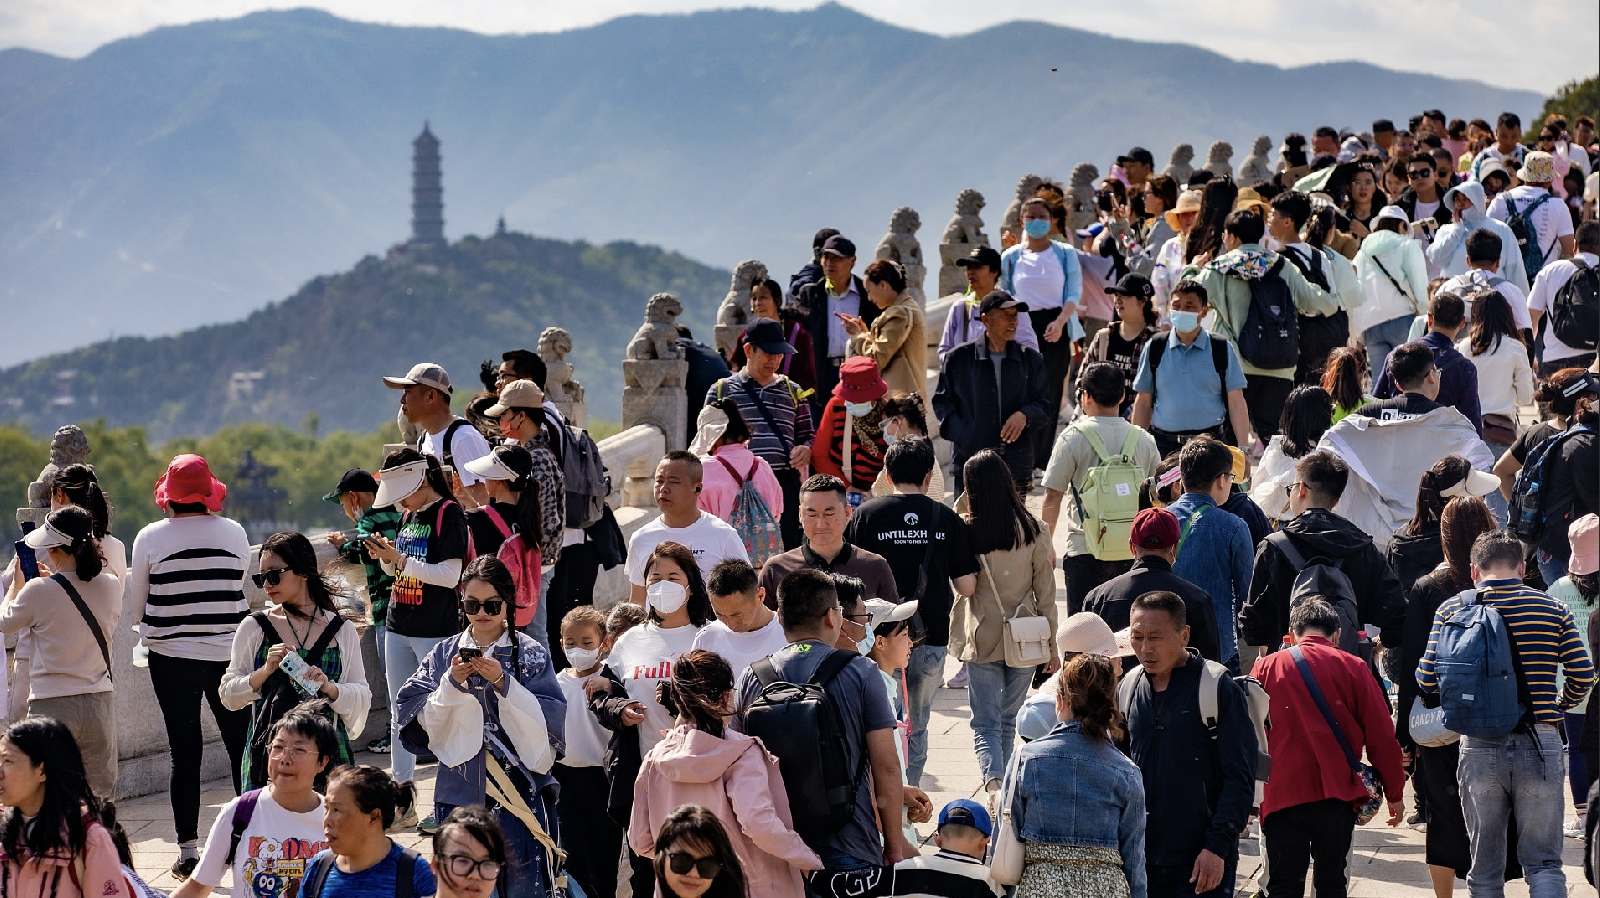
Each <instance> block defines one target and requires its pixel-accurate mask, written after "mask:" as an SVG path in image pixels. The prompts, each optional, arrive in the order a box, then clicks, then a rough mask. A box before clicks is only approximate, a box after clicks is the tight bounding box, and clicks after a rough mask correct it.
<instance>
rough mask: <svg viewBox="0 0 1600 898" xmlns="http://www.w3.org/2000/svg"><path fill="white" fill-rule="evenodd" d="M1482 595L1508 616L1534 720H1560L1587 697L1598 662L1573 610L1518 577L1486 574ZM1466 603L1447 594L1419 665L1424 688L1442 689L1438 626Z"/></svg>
mask: <svg viewBox="0 0 1600 898" xmlns="http://www.w3.org/2000/svg"><path fill="white" fill-rule="evenodd" d="M1478 600H1479V601H1481V602H1483V603H1484V604H1485V605H1489V606H1490V607H1492V608H1494V609H1495V610H1496V611H1498V612H1500V616H1501V618H1503V619H1504V620H1505V624H1506V632H1507V633H1509V634H1510V637H1511V647H1512V649H1513V650H1515V652H1516V656H1517V660H1518V661H1520V662H1521V664H1522V675H1523V677H1524V678H1526V679H1527V681H1528V696H1529V698H1530V699H1531V700H1532V702H1533V713H1534V719H1535V721H1537V722H1538V723H1548V724H1552V725H1554V726H1560V725H1561V712H1562V711H1563V710H1565V709H1567V708H1572V707H1574V706H1576V705H1577V704H1578V703H1579V702H1581V701H1583V697H1584V696H1585V695H1588V694H1589V689H1590V687H1591V686H1593V685H1594V664H1593V663H1592V662H1591V661H1590V660H1589V650H1588V649H1586V648H1584V645H1583V637H1582V636H1581V635H1580V634H1579V633H1578V626H1577V624H1576V623H1574V622H1573V619H1572V611H1571V610H1569V609H1568V608H1567V606H1566V605H1564V604H1562V603H1561V602H1559V601H1557V600H1555V599H1552V598H1550V597H1549V596H1547V595H1545V594H1544V593H1542V592H1540V591H1538V590H1537V589H1530V588H1529V587H1526V586H1523V585H1522V581H1520V580H1485V581H1483V582H1482V583H1479V584H1478ZM1463 604H1464V603H1463V602H1462V600H1461V597H1460V596H1456V597H1454V598H1450V599H1446V600H1445V601H1444V603H1443V604H1442V605H1440V606H1439V610H1438V612H1437V613H1435V614H1434V616H1433V630H1432V631H1431V632H1429V633H1428V650H1427V652H1426V653H1425V654H1423V656H1422V663H1421V664H1419V665H1418V666H1417V685H1418V686H1420V687H1422V691H1423V692H1438V691H1439V677H1438V674H1437V672H1436V671H1435V670H1434V652H1435V650H1436V649H1437V647H1438V644H1439V629H1440V627H1442V626H1443V625H1444V622H1445V621H1447V620H1449V619H1450V616H1451V615H1452V614H1455V613H1456V612H1457V611H1459V610H1460V609H1461V606H1462V605H1463ZM1562 669H1564V672H1565V674H1566V682H1565V683H1563V684H1561V686H1560V689H1559V691H1558V689H1557V679H1556V674H1557V672H1558V670H1562Z"/></svg>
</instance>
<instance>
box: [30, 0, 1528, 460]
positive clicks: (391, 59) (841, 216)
mask: <svg viewBox="0 0 1600 898" xmlns="http://www.w3.org/2000/svg"><path fill="white" fill-rule="evenodd" d="M1540 99H1541V98H1540V97H1539V96H1537V95H1536V94H1533V93H1531V92H1527V91H1514V90H1502V89H1498V88H1495V87H1492V86H1489V85H1486V84H1482V83H1477V82H1469V81H1458V80H1447V79H1443V78H1438V77H1433V76H1428V75H1420V74H1407V73H1400V72H1395V71H1390V70H1386V69H1382V68H1378V67H1375V66H1372V65H1367V64H1362V63H1333V64H1319V65H1312V66H1305V67H1300V68H1288V69H1285V68H1279V67H1276V66H1271V65H1263V64H1256V63H1249V62H1240V61H1236V60H1232V59H1228V58H1226V57H1223V56H1220V55H1218V54H1215V53H1212V52H1209V51H1205V50H1200V49H1197V48H1194V47H1191V46H1185V45H1182V44H1177V43H1155V42H1137V41H1130V40H1124V39H1118V38H1111V37H1106V36H1102V35H1098V34H1093V33H1089V32H1086V31H1080V30H1074V29H1071V28H1064V27H1059V26H1054V25H1046V24H1041V23H1033V22H1013V23H1009V24H1004V25H999V26H995V27H992V28H988V29H985V30H983V31H979V32H975V33H972V34H966V35H960V36H955V37H942V36H937V35H930V34H925V33H921V32H917V31H911V30H907V29H904V28H899V27H895V26H891V25H888V24H885V23H882V22H879V21H876V20H873V19H871V18H868V17H866V16H863V15H861V14H859V13H856V12H854V11H852V10H850V9H848V8H845V7H843V6H839V5H836V4H831V3H830V4H825V5H823V6H820V7H817V8H815V9H811V10H807V11H801V12H778V11H772V10H761V9H738V10H723V11H715V12H702V13H696V14H691V15H668V16H634V17H627V18H621V19H616V20H613V21H610V22H607V23H604V24H602V25H598V26H595V27H591V28H584V29H578V30H574V31H568V32H561V33H552V34H531V35H521V36H487V35H482V34H476V33H471V32H466V31H458V30H450V29H439V28H402V27H392V26H384V25H373V24H364V23H357V22H351V21H346V20H342V19H339V18H336V17H334V16H331V15H329V14H327V13H324V12H320V11H316V10H309V9H298V10H289V11H274V12H260V13H254V14H251V15H247V16H244V17H241V18H236V19H230V20H220V21H208V22H201V23H196V24H190V25H183V26H174V27H166V28H160V29H157V30H154V31H151V32H149V33H146V34H143V35H139V36H136V37H131V38H127V39H124V40H119V41H116V42H113V43H110V44H107V45H105V46H103V47H101V48H99V49H97V50H95V51H94V52H92V53H90V54H89V55H87V56H85V57H83V58H81V59H64V58H59V57H55V56H50V55H47V54H43V53H38V52H34V51H31V50H24V49H11V50H5V51H0V196H4V197H6V202H5V203H3V204H0V310H3V312H4V315H5V319H6V321H7V324H8V328H7V330H8V332H9V334H10V335H11V337H12V339H9V340H4V341H0V365H15V364H17V363H19V362H22V361H24V360H26V359H35V358H39V357H41V356H45V355H47V354H50V353H58V352H62V351H64V350H68V349H71V348H73V347H79V346H84V345H86V344H90V343H95V342H96V341H100V340H104V339H107V338H110V337H114V336H126V335H142V336H156V335H162V334H171V333H175V332H181V331H190V330H192V329H193V328H195V327H198V326H202V325H209V324H215V323H219V322H227V321H235V320H239V319H241V318H243V317H244V316H246V315H248V314H249V313H251V312H252V311H255V310H258V309H260V308H262V307H263V306H264V305H266V304H267V303H269V302H272V301H274V300H279V299H282V298H283V297H286V296H289V295H290V294H292V293H293V292H294V291H295V290H296V289H297V288H298V287H299V286H300V285H301V284H304V283H305V282H306V281H307V280H308V279H310V278H313V277H315V276H317V275H319V274H323V273H327V272H334V271H340V270H343V269H347V268H349V267H350V266H351V265H353V264H355V263H356V261H357V260H359V259H361V258H363V257H364V256H367V255H369V254H382V252H383V251H384V249H385V248H386V247H388V246H390V245H392V244H394V243H396V242H399V241H403V240H405V239H406V237H407V236H408V234H409V217H410V215H409V202H410V166H411V158H410V155H411V140H412V138H413V137H414V136H415V135H416V134H417V133H418V132H419V131H420V130H421V128H422V125H423V123H424V122H425V121H426V122H427V123H429V126H430V127H431V129H432V131H433V133H434V134H436V135H438V137H439V138H440V140H441V141H442V145H443V147H442V153H443V170H444V203H445V219H446V233H447V235H448V236H449V237H450V238H451V239H452V240H455V239H459V238H460V237H462V236H463V235H467V234H487V233H490V231H491V230H492V229H493V227H494V222H495V220H496V218H497V217H498V216H500V215H502V214H503V215H504V216H505V219H506V221H507V222H508V224H509V225H510V227H511V228H512V229H513V230H517V231H523V232H528V233H534V234H541V235H549V236H552V237H558V238H563V239H581V240H585V241H588V242H589V243H590V244H609V243H612V242H614V241H632V242H636V243H641V244H652V245H657V246H663V247H668V248H670V249H671V250H674V251H677V252H681V253H683V254H685V255H686V256H688V257H690V258H694V259H699V260H702V261H704V262H705V263H708V264H711V265H715V266H719V267H724V268H725V267H731V266H732V264H733V263H735V262H736V261H738V260H739V259H742V258H746V257H754V258H761V259H763V260H765V261H767V262H768V263H769V265H770V266H771V268H772V270H773V273H774V275H775V276H778V277H779V278H780V280H781V279H784V276H785V275H786V274H787V273H788V272H790V271H793V270H794V269H795V268H797V267H798V266H799V265H800V264H802V263H803V262H805V261H806V257H807V254H808V249H809V241H810V236H811V234H812V232H813V231H814V230H815V229H816V228H818V227H820V226H823V225H831V226H835V227H840V228H842V229H844V231H845V232H846V233H847V234H849V235H851V236H853V237H854V238H855V239H856V241H857V243H858V244H859V245H860V246H861V255H862V256H863V257H864V258H865V257H868V256H870V254H871V252H872V247H873V246H874V245H875V244H876V242H877V240H878V238H879V237H880V236H881V235H882V234H883V233H884V232H885V231H886V229H887V228H886V226H887V224H888V220H889V216H890V213H891V211H892V210H893V209H894V208H895V207H897V206H902V205H909V206H912V207H914V208H917V209H918V210H920V212H921V216H922V220H923V228H922V231H921V233H920V237H921V239H922V242H923V246H924V252H925V254H926V255H927V257H928V258H929V259H930V260H936V259H937V252H936V250H935V248H934V245H935V244H937V242H938V239H939V235H940V232H941V231H942V230H943V224H944V222H945V221H946V220H947V219H948V217H949V215H950V213H951V211H952V208H953V204H954V200H955V196H956V194H957V193H958V192H959V191H960V190H961V189H962V188H966V187H976V188H978V189H979V190H980V191H982V192H983V193H984V194H985V195H986V196H987V198H988V201H989V205H988V208H987V209H986V210H985V217H986V219H987V221H988V222H989V225H988V229H987V230H988V232H989V233H990V234H991V236H994V235H996V233H997V230H998V228H997V225H998V219H999V217H1000V213H1001V212H1002V211H1003V209H1004V207H1005V205H1006V204H1007V203H1008V202H1009V200H1010V198H1011V195H1012V192H1013V191H1014V189H1015V184H1016V179H1017V177H1018V176H1019V175H1020V174H1022V173H1023V172H1025V171H1037V172H1040V173H1042V174H1046V175H1050V176H1053V177H1055V178H1058V179H1063V180H1064V179H1065V178H1066V176H1067V174H1068V172H1069V171H1070V169H1071V167H1072V165H1073V164H1074V163H1075V162H1077V161H1080V160H1089V161H1094V162H1095V163H1096V164H1097V165H1098V166H1099V167H1100V169H1101V171H1102V173H1104V171H1105V170H1106V168H1107V167H1108V165H1109V163H1110V160H1111V158H1112V157H1113V156H1114V155H1115V154H1116V153H1119V152H1123V151H1125V150H1126V149H1127V148H1128V147H1129V146H1130V145H1132V144H1135V143H1139V144H1143V145H1145V146H1148V147H1149V148H1150V149H1151V150H1152V151H1153V152H1154V153H1155V155H1156V157H1157V159H1158V165H1160V164H1162V163H1163V161H1164V160H1165V158H1166V155H1167V153H1168V150H1169V149H1170V148H1171V147H1172V146H1173V145H1174V144H1176V143H1178V142H1188V143H1191V144H1193V145H1194V146H1195V147H1196V148H1197V151H1198V153H1199V154H1200V156H1201V157H1202V158H1203V157H1204V153H1205V147H1206V145H1207V144H1209V143H1210V142H1211V141H1212V140H1216V139H1226V140H1229V141H1231V142H1232V144H1233V146H1234V148H1235V150H1236V153H1235V156H1234V160H1233V161H1234V164H1235V165H1237V164H1238V163H1240V162H1241V161H1243V158H1244V156H1245V155H1246V154H1247V153H1248V152H1249V144H1250V142H1251V140H1252V139H1253V138H1254V137H1255V135H1257V134H1268V135H1271V136H1272V137H1273V138H1274V142H1276V141H1277V140H1279V139H1281V137H1282V136H1283V134H1284V132H1286V131H1289V130H1300V131H1303V132H1309V131H1310V130H1311V129H1312V128H1313V127H1315V126H1317V125H1320V124H1332V125H1335V126H1350V127H1354V128H1361V127H1364V126H1365V125H1366V124H1367V123H1369V122H1370V121H1371V120H1372V119H1373V118H1375V117H1388V118H1393V119H1396V120H1399V121H1403V120H1404V119H1405V118H1406V116H1407V115H1408V114H1410V113H1412V112H1415V111H1417V110H1421V109H1423V108H1427V107H1439V108H1443V109H1445V110H1446V111H1447V112H1448V113H1449V114H1451V115H1452V116H1454V115H1462V116H1468V117H1470V116H1485V117H1491V118H1492V117H1493V115H1494V114H1496V113H1497V112H1499V111H1501V110H1502V109H1510V110H1514V111H1518V112H1521V113H1523V114H1524V115H1525V116H1526V115H1528V114H1531V113H1532V112H1533V111H1535V110H1536V109H1537V108H1538V105H1539V102H1540ZM930 267H934V266H930ZM931 278H932V272H930V284H929V286H930V288H931V286H932V284H931ZM653 289H654V288H653V287H648V286H646V287H645V288H644V290H643V295H648V293H650V292H653ZM711 295H712V296H713V297H714V296H715V295H717V294H716V293H713V294H711ZM641 299H642V296H641V295H637V294H630V295H628V297H627V300H626V301H627V308H626V309H625V310H621V311H618V312H617V314H619V315H623V317H625V318H627V319H629V320H632V319H633V318H634V317H635V315H636V314H637V309H638V303H639V301H640V300H641ZM574 311H575V310H573V309H571V308H557V309H553V310H552V312H553V317H552V318H551V320H548V321H545V322H541V323H543V324H565V325H568V326H569V327H570V326H572V325H573V323H574V322H573V320H572V319H573V316H574ZM705 314H706V315H708V316H709V314H710V312H709V310H706V311H705ZM690 317H691V318H692V317H693V316H692V315H691V316H690ZM391 338H392V335H389V334H373V335H372V336H371V338H370V339H372V340H374V341H379V340H388V339H391ZM490 348H493V347H486V348H485V350H484V351H485V352H487V350H488V349H490ZM613 349H614V350H615V353H614V357H613V358H611V359H608V362H610V361H614V358H615V357H620V350H621V347H620V346H616V347H613ZM47 361H48V364H49V365H51V366H54V367H55V368H56V369H59V370H70V369H73V368H74V367H75V366H78V362H77V360H76V357H75V356H71V355H68V356H61V357H59V358H51V359H49V360H47ZM229 364H232V363H231V362H230V363H229ZM240 365H241V367H242V365H243V362H242V360H240ZM7 374H11V372H7ZM0 380H9V381H11V382H13V383H15V382H17V381H16V380H15V377H14V376H8V377H5V378H0ZM7 399H10V400H13V401H15V400H16V399H17V397H16V396H15V395H5V394H0V400H7ZM3 415H4V410H3V407H0V416H3ZM329 423H332V422H329ZM174 424H175V426H178V427H179V428H180V429H182V430H192V429H193V428H192V427H187V426H185V425H184V424H182V422H174Z"/></svg>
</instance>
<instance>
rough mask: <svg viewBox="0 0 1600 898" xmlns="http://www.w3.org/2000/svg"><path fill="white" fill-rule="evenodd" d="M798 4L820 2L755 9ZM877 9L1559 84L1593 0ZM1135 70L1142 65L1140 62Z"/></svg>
mask: <svg viewBox="0 0 1600 898" xmlns="http://www.w3.org/2000/svg"><path fill="white" fill-rule="evenodd" d="M296 5H308V4H307V3H299V4H296V3H292V2H277V3H275V2H270V0H267V2H264V0H5V3H4V4H3V5H0V47H14V46H22V47H31V48H34V49H37V50H44V51H46V52H51V53H57V54H62V55H67V56H80V55H83V54H85V53H88V52H89V51H90V50H92V49H94V48H95V47H97V46H99V45H101V44H103V43H106V42H108V41H111V40H115V39H117V38H120V37H127V36H129V35H133V34H139V33H141V32H144V31H147V30H149V29H151V28H155V27H157V26H160V25H171V24H179V23H184V22H193V21H197V20H201V19H212V18H224V17H232V16H238V15H242V14H244V13H247V12H250V11H252V10H257V9H269V8H285V7H289V6H296ZM310 5H317V6H320V7H321V8H323V9H326V10H328V11H329V12H331V13H333V14H335V15H339V16H343V17H346V18H351V19H359V20H362V21H369V22H385V23H391V24H398V25H441V26H449V27H455V28H465V29H469V30H473V31H480V32H485V33H493V34H504V33H520V32H530V31H560V30H565V29H569V28H579V27H584V26H588V25H594V24H596V23H599V22H603V21H606V20H608V19H611V18H615V17H617V16H620V15H629V14H641V13H642V14H652V13H673V12H685V11H690V10H696V9H709V8H716V7H726V6H732V5H739V4H737V3H728V2H717V0H323V2H320V3H316V4H310ZM752 5H763V6H771V7H776V8H782V9H802V8H807V7H810V6H813V5H815V0H767V2H765V3H760V4H752ZM849 5H851V6H853V7H854V8H856V9H859V10H861V11H862V12H864V13H867V14H868V15H871V16H874V17H877V18H880V19H883V20H885V21H889V22H893V23H895V24H897V25H902V26H904V27H908V28H915V29H918V30H922V31H928V32H933V33H938V34H960V33H965V32H969V31H973V30H977V29H981V28H986V27H988V26H991V25H995V24H998V23H1001V22H1006V21H1012V20H1016V19H1030V20H1043V21H1049V22H1054V23H1058V24H1061V25H1069V26H1073V27H1076V28H1083V29H1087V30H1091V31H1098V32H1102V33H1105V34H1111V35H1115V36H1118V37H1128V38H1136V39H1141V40H1152V41H1163V42H1173V43H1189V44H1196V45H1198V46H1202V47H1205V48H1207V49H1210V50H1214V51H1216V52H1218V53H1222V54H1224V55H1227V56H1230V57H1233V58H1235V59H1247V60H1253V61H1258V62H1269V63H1276V64H1278V65H1286V66H1288V65H1303V64H1306V63H1314V62H1328V61H1338V60H1351V59H1354V60H1361V61H1364V62H1370V63H1374V64H1377V65H1382V66H1387V67H1391V68H1397V69H1403V70H1408V71H1419V72H1429V73H1433V74H1438V75H1443V76H1447V77H1457V78H1477V79H1480V80H1483V81H1486V82H1489V83H1491V84H1495V85H1500V86H1504V87H1520V88H1527V89H1532V90H1537V91H1541V92H1546V93H1548V92H1550V91H1552V90H1554V89H1555V88H1556V87H1557V86H1559V85H1561V84H1562V83H1564V82H1566V81H1569V80H1571V79H1574V78H1582V77H1586V76H1588V75H1591V74H1593V73H1594V71H1595V68H1596V65H1595V49H1596V48H1595V35H1596V34H1597V33H1600V4H1596V3H1594V2H1593V0H1521V2H1520V3H1514V4H1510V5H1508V4H1507V3H1506V2H1505V0H1402V2H1395V0H1317V2H1314V3H1313V2H1305V0H1120V2H1116V3H1105V2H1096V3H1090V2H1086V0H1055V2H1039V0H983V2H974V0H850V3H849ZM1130 65H1137V60H1130Z"/></svg>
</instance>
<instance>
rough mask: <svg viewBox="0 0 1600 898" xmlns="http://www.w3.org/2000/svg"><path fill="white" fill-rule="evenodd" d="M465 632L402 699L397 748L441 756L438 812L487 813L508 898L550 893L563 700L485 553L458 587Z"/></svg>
mask: <svg viewBox="0 0 1600 898" xmlns="http://www.w3.org/2000/svg"><path fill="white" fill-rule="evenodd" d="M461 590H462V598H461V610H462V613H463V617H464V618H465V627H464V628H463V629H462V631H461V633H460V635H458V636H456V637H455V638H454V639H447V640H445V641H444V642H441V643H440V644H439V645H438V646H436V647H435V648H434V650H433V651H432V652H430V653H428V656H427V657H426V658H424V659H423V660H422V666H421V668H419V669H418V670H417V672H416V673H414V674H412V675H411V678H410V679H409V680H407V681H406V685H405V686H403V687H401V689H400V695H399V704H400V708H399V712H398V714H399V717H398V720H399V721H400V731H399V736H400V741H401V743H402V744H403V745H405V746H406V748H407V749H408V750H410V751H413V752H416V753H418V754H420V753H422V752H424V751H426V752H431V753H432V754H433V755H434V756H436V757H437V758H438V759H439V770H438V773H437V776H436V779H435V780H434V786H433V800H434V805H433V815H434V817H435V819H439V820H443V819H445V818H446V817H448V816H449V815H450V813H451V812H452V811H454V810H455V809H456V808H458V807H461V806H464V805H485V806H487V807H489V808H491V810H492V813H493V814H494V817H495V820H496V821H497V822H498V823H499V825H500V829H501V831H502V832H504V833H505V837H506V841H507V843H508V844H509V846H510V855H509V856H510V858H511V867H510V869H509V870H508V871H507V874H506V879H507V883H506V889H507V891H505V892H503V893H502V894H503V898H539V896H544V895H548V894H550V892H551V890H552V889H553V887H554V882H553V880H554V877H555V876H556V874H557V873H558V872H559V870H558V868H557V864H556V859H555V856H554V848H555V844H556V842H555V840H556V838H557V833H556V824H555V820H556V814H555V791H556V786H555V782H556V781H555V777H554V776H552V775H551V773H550V768H551V766H552V765H554V764H555V760H556V750H557V747H558V746H560V745H561V744H562V742H563V738H564V731H565V729H566V699H565V697H564V696H563V695H562V692H561V686H560V685H559V684H558V682H557V681H556V675H555V671H554V670H552V669H551V667H550V654H549V652H546V651H545V649H544V647H543V646H541V645H539V643H538V642H536V641H535V640H534V639H533V637H531V636H529V635H527V634H526V633H522V632H520V631H518V630H517V629H516V628H514V627H513V626H511V623H510V614H511V607H510V606H511V603H512V602H513V601H514V600H515V597H516V585H515V584H514V583H513V582H512V580H511V572H510V571H508V570H507V569H506V566H505V565H504V564H503V563H502V562H501V561H500V560H499V559H498V558H492V557H488V556H480V557H478V558H475V559H473V561H472V563H471V564H469V565H467V572H466V574H464V575H463V576H462V580H461Z"/></svg>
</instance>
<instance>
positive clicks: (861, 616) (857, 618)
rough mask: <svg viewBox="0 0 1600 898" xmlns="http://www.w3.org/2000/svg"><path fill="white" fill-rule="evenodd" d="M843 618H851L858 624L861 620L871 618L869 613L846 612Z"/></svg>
mask: <svg viewBox="0 0 1600 898" xmlns="http://www.w3.org/2000/svg"><path fill="white" fill-rule="evenodd" d="M844 619H845V620H853V621H855V622H856V623H858V624H859V623H861V622H862V621H869V620H872V615H871V614H846V615H845V616H844Z"/></svg>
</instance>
